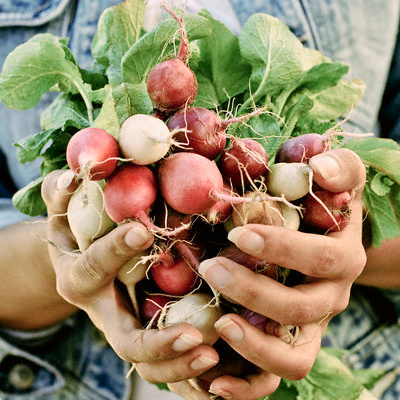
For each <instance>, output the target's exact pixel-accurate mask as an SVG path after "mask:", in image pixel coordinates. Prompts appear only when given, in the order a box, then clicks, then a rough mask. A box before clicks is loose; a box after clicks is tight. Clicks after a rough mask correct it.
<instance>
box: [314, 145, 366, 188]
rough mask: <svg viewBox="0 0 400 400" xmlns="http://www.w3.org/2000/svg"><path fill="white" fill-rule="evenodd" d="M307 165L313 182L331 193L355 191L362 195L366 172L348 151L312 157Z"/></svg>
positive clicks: (332, 151) (327, 152) (357, 159)
mask: <svg viewBox="0 0 400 400" xmlns="http://www.w3.org/2000/svg"><path fill="white" fill-rule="evenodd" d="M309 165H310V167H311V169H312V170H313V172H314V181H315V182H316V183H317V184H318V185H319V186H321V187H322V188H323V189H326V190H329V191H331V192H343V191H346V190H347V191H349V192H351V191H353V190H355V191H356V194H357V195H359V194H360V193H362V190H363V188H364V184H365V178H366V171H365V166H364V164H363V163H362V161H361V159H360V157H359V156H358V155H357V154H356V153H354V152H353V151H351V150H349V149H344V148H339V149H334V150H329V151H326V152H324V153H321V154H318V155H316V156H314V157H312V158H311V159H310V161H309Z"/></svg>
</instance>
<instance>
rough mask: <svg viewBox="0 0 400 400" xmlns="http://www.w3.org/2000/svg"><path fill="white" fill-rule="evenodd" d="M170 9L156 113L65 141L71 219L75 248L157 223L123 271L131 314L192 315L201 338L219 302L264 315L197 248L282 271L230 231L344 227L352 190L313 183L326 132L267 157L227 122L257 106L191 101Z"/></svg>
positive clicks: (153, 85)
mask: <svg viewBox="0 0 400 400" xmlns="http://www.w3.org/2000/svg"><path fill="white" fill-rule="evenodd" d="M167 11H168V12H170V14H171V15H172V16H173V17H174V18H175V19H176V20H177V21H178V22H179V24H180V33H181V44H180V47H179V51H178V54H177V56H176V57H175V58H173V59H170V60H167V61H164V62H162V63H160V64H158V65H156V66H155V67H154V68H153V70H152V71H151V72H150V74H149V76H148V80H147V89H148V93H149V96H150V98H151V100H152V102H153V104H154V114H153V115H152V116H150V115H142V114H136V115H132V116H131V117H129V118H128V119H127V120H126V121H125V122H124V123H123V125H122V127H121V130H120V133H119V137H118V138H115V137H113V136H111V135H110V134H108V133H107V132H106V131H104V130H103V129H99V128H86V129H83V130H80V131H79V132H77V133H76V134H75V135H74V136H73V137H72V139H71V140H70V142H69V144H68V147H67V161H68V165H69V167H70V168H71V170H73V171H74V172H75V174H76V176H77V178H78V179H79V180H80V186H79V188H78V189H77V191H76V192H75V193H74V194H73V196H72V198H71V200H70V203H69V207H68V220H69V224H70V227H71V230H72V232H73V233H74V235H75V237H76V240H77V243H78V246H79V249H80V251H84V250H85V249H86V248H87V247H88V246H89V245H90V244H91V243H92V242H93V241H94V240H95V239H96V238H98V237H101V236H102V235H104V234H106V233H107V232H109V231H110V230H111V229H113V228H114V227H115V225H116V224H121V223H124V222H125V221H129V220H139V221H140V222H142V223H143V224H144V225H145V226H146V227H148V229H150V230H151V231H152V232H153V233H154V234H155V238H156V240H155V242H154V245H153V247H152V248H151V249H150V250H149V252H148V253H146V254H142V255H139V256H138V257H135V258H134V259H133V260H132V261H131V262H129V263H128V264H127V265H126V266H125V267H124V268H123V269H122V270H121V271H120V273H119V275H118V278H119V280H120V281H122V282H123V283H124V284H125V285H126V288H127V291H128V293H129V295H130V297H131V299H132V303H133V307H134V312H135V313H136V316H137V317H138V318H139V319H140V320H141V321H142V323H143V324H144V325H147V326H148V327H158V328H163V327H164V326H168V325H170V324H174V323H179V322H182V321H186V322H189V323H192V324H193V325H195V326H196V327H197V328H199V329H200V330H201V331H202V332H203V335H204V342H205V343H208V344H214V343H215V342H216V341H217V339H218V335H217V333H216V331H215V329H214V327H213V324H214V322H215V321H216V320H217V319H218V318H219V317H220V316H221V315H222V314H223V313H224V312H232V311H234V312H240V313H242V315H243V316H245V317H247V318H248V319H249V320H250V321H251V322H254V324H256V325H257V326H259V327H260V329H265V324H266V322H267V320H266V319H263V318H261V319H260V317H261V316H258V315H255V314H254V313H252V312H251V311H249V310H243V309H242V308H241V307H240V306H239V305H237V304H231V303H230V302H229V299H219V298H218V297H219V296H218V293H216V292H215V291H213V290H211V289H210V288H209V287H208V286H207V285H205V284H204V282H203V281H202V279H201V277H200V276H199V274H198V272H197V267H198V265H199V263H200V261H201V260H202V259H204V258H206V257H212V256H215V255H217V254H219V255H222V256H225V257H229V258H231V259H233V260H235V261H237V262H239V263H240V264H242V265H245V266H246V267H248V268H251V269H252V270H253V271H254V272H255V273H263V274H265V275H267V276H269V277H271V278H274V279H280V277H282V276H284V274H280V268H279V266H277V265H271V264H269V263H268V260H258V259H255V258H254V257H251V256H249V255H246V254H244V253H242V252H241V251H240V250H239V249H237V248H235V247H234V246H229V244H228V241H227V240H226V232H227V231H228V230H229V229H231V228H232V227H235V226H239V225H244V224H246V223H260V224H273V225H279V226H285V227H287V228H290V229H299V227H300V226H301V225H302V226H304V224H306V225H307V226H312V227H313V228H312V229H314V230H318V231H321V232H325V231H327V230H337V229H342V228H343V227H344V226H345V224H346V221H347V216H348V208H347V203H348V201H349V199H350V194H349V193H347V192H346V193H340V194H333V193H329V192H327V191H323V190H321V189H319V188H317V187H316V186H315V184H314V183H313V180H312V170H311V168H310V167H309V166H308V164H307V163H308V160H309V159H310V158H311V157H312V156H314V155H316V154H318V153H321V152H324V151H326V150H327V149H329V147H330V146H329V138H326V137H324V135H318V134H306V135H301V136H298V137H296V138H292V139H289V140H287V141H286V142H285V143H284V144H283V145H282V147H281V148H280V150H279V151H278V153H277V155H276V159H275V163H274V164H272V165H268V157H267V154H266V151H265V150H264V148H263V146H262V145H261V144H260V143H259V142H258V141H256V140H254V139H242V138H238V137H233V136H231V135H227V132H226V129H227V127H228V126H229V125H230V124H232V123H237V122H242V121H245V120H246V119H249V118H252V117H257V115H258V114H260V112H262V111H260V110H255V111H253V112H251V113H249V114H248V115H245V116H242V117H240V118H231V119H222V118H221V117H220V116H219V115H218V114H217V113H215V112H213V111H210V110H208V109H206V108H201V107H192V106H191V103H192V102H193V100H194V99H195V97H196V94H197V81H196V76H195V75H194V73H193V72H192V71H191V70H190V68H189V67H188V60H187V58H188V39H187V36H186V31H185V27H184V24H183V19H182V18H180V19H179V18H177V17H176V15H175V14H174V13H173V12H172V11H171V10H168V9H167ZM227 143H228V144H227ZM204 231H205V232H206V234H205V235H204V234H203V235H202V232H204ZM215 232H217V235H215ZM210 236H211V237H212V240H211V241H210ZM210 242H212V245H210ZM139 283H140V288H139V289H137V290H136V288H137V284H139Z"/></svg>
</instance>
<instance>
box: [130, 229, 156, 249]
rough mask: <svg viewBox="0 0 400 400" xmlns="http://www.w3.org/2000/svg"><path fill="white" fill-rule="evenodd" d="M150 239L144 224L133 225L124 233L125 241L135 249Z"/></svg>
mask: <svg viewBox="0 0 400 400" xmlns="http://www.w3.org/2000/svg"><path fill="white" fill-rule="evenodd" d="M149 239H150V234H149V232H148V230H147V229H146V228H145V227H144V226H134V227H133V228H131V229H130V230H129V231H128V232H127V233H126V234H125V238H124V240H125V243H126V244H127V245H128V246H129V247H132V248H133V249H136V248H138V247H141V246H143V245H144V244H145V243H147V242H148V241H149Z"/></svg>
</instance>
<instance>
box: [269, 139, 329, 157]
mask: <svg viewBox="0 0 400 400" xmlns="http://www.w3.org/2000/svg"><path fill="white" fill-rule="evenodd" d="M330 139H331V135H329V136H326V135H325V134H324V135H319V134H318V133H307V134H305V135H300V136H296V137H294V138H291V139H288V140H287V141H286V142H284V143H283V144H282V146H281V147H280V148H279V150H278V152H277V153H276V157H275V161H276V162H277V163H280V162H295V163H308V160H309V159H310V158H311V157H313V156H315V155H317V154H320V153H323V152H324V151H327V150H330V149H331V145H330Z"/></svg>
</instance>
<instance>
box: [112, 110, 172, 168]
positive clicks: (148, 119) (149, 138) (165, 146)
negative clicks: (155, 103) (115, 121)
mask: <svg viewBox="0 0 400 400" xmlns="http://www.w3.org/2000/svg"><path fill="white" fill-rule="evenodd" d="M118 143H119V147H120V150H121V153H122V154H123V155H124V157H126V158H127V159H128V160H130V161H132V162H133V163H134V164H138V165H149V164H152V163H154V162H156V161H159V160H161V159H162V158H163V157H164V156H165V155H166V154H167V153H168V151H169V149H170V147H171V144H172V134H171V132H170V131H169V129H168V127H167V125H166V124H165V123H164V122H163V121H161V120H160V119H158V118H155V117H152V116H151V115H145V114H135V115H132V116H131V117H129V118H127V119H126V120H125V122H124V123H123V124H122V126H121V130H120V132H119V136H118Z"/></svg>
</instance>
